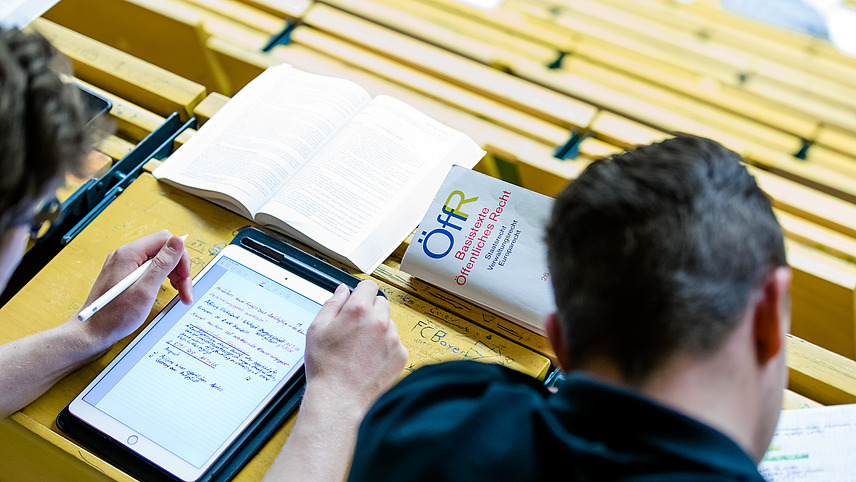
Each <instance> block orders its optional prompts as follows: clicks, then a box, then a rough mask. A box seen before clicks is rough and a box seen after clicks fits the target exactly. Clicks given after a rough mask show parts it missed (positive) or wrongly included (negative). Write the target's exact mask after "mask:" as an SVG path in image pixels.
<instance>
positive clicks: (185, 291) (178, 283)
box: [169, 238, 193, 305]
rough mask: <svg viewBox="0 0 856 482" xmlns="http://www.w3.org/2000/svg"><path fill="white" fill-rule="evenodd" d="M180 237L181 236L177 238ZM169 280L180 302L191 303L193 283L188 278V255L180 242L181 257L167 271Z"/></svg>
mask: <svg viewBox="0 0 856 482" xmlns="http://www.w3.org/2000/svg"><path fill="white" fill-rule="evenodd" d="M179 239H181V238H179ZM169 282H170V284H171V285H172V287H173V288H175V289H176V290H178V296H179V298H180V299H181V302H182V303H184V304H186V305H189V304H191V303H193V283H192V281H191V280H190V255H189V254H188V253H187V249H186V248H185V247H184V245H183V242H182V249H181V259H180V260H179V261H178V264H177V265H176V266H175V268H173V270H172V271H170V273H169Z"/></svg>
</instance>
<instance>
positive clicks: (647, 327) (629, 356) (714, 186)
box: [547, 136, 786, 383]
mask: <svg viewBox="0 0 856 482" xmlns="http://www.w3.org/2000/svg"><path fill="white" fill-rule="evenodd" d="M547 244H548V253H549V262H550V268H551V270H552V279H553V287H554V290H555V295H556V303H557V306H558V311H559V316H560V319H561V322H562V323H563V324H564V328H565V336H566V337H567V342H568V347H569V350H568V351H569V353H568V355H569V357H570V360H571V362H572V363H574V364H578V363H580V362H583V361H587V360H591V359H592V357H593V356H605V357H608V358H609V359H610V360H614V361H615V362H616V363H617V364H618V367H619V369H620V370H621V371H622V372H623V375H624V377H626V379H627V380H628V381H630V382H634V383H638V382H641V381H643V380H645V379H646V378H647V377H648V376H649V375H651V373H652V372H653V371H654V370H655V369H656V368H657V367H658V365H659V364H661V363H662V362H663V361H664V360H666V359H668V357H670V356H672V355H674V354H676V353H678V352H679V351H681V352H685V353H690V354H697V355H699V356H704V355H705V354H707V353H710V352H711V351H712V350H714V349H715V348H717V347H718V346H720V345H721V343H722V341H723V340H724V338H725V337H726V336H727V335H728V334H729V333H730V332H731V331H732V330H733V328H734V327H735V326H736V325H737V324H738V323H739V322H740V320H741V318H742V314H743V313H744V311H745V309H746V307H747V305H748V302H749V296H750V294H751V292H752V291H753V289H754V288H755V287H756V286H757V285H758V283H759V282H760V281H761V280H762V279H763V278H764V277H765V276H766V275H767V274H768V273H769V272H770V271H771V270H772V269H774V268H775V267H778V266H784V265H786V259H785V249H784V242H783V238H782V231H781V228H780V227H779V224H778V222H777V221H776V219H775V216H774V215H773V212H772V209H771V206H770V201H769V199H768V198H767V197H766V196H765V195H764V193H763V192H762V191H761V190H760V189H759V188H758V186H757V185H756V184H755V180H754V178H753V177H752V176H751V175H750V174H749V173H748V172H747V171H746V168H745V167H744V166H743V165H741V158H740V156H739V155H737V154H736V153H734V152H732V151H730V150H728V149H726V148H724V147H723V146H721V145H720V144H718V143H716V142H714V141H712V140H709V139H704V138H700V137H694V136H680V137H676V138H672V139H668V140H665V141H663V142H660V143H657V144H653V145H650V146H644V147H639V148H637V149H634V150H631V151H627V152H624V153H621V154H617V155H614V156H612V157H609V158H605V159H601V160H599V161H595V162H594V163H592V164H591V165H590V166H589V167H588V168H587V169H586V170H585V171H584V172H583V173H582V174H581V175H580V176H579V178H578V179H577V180H575V181H574V182H572V183H570V184H569V185H568V186H567V187H566V188H565V189H564V190H563V191H562V192H561V193H560V194H559V195H558V197H557V198H556V203H555V206H554V209H553V216H552V220H551V222H550V225H549V226H548V229H547Z"/></svg>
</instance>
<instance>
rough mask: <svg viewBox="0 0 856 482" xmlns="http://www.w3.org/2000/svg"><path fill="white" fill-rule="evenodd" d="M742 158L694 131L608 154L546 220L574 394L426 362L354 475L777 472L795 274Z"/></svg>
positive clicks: (710, 475)
mask: <svg viewBox="0 0 856 482" xmlns="http://www.w3.org/2000/svg"><path fill="white" fill-rule="evenodd" d="M740 161H741V159H740V157H739V156H738V155H737V154H735V153H733V152H731V151H729V150H727V149H725V148H724V147H722V146H720V145H719V144H717V143H716V142H714V141H711V140H707V139H702V138H698V137H691V136H681V137H677V138H673V139H669V140H666V141H663V142H661V143H657V144H653V145H650V146H645V147H640V148H637V149H635V150H632V151H628V152H625V153H622V154H618V155H615V156H612V157H610V158H607V159H602V160H599V161H596V162H594V163H592V164H591V165H590V166H589V167H588V168H587V169H586V170H585V171H584V172H583V173H582V174H581V175H580V177H579V178H578V179H577V180H575V181H573V182H572V183H570V184H569V185H568V186H567V187H566V188H565V189H564V190H563V191H562V192H561V193H560V194H559V196H558V197H557V199H556V203H555V207H554V210H553V216H552V220H551V222H550V224H549V226H548V229H547V246H548V253H549V265H550V269H551V274H552V276H551V278H552V280H553V286H554V291H555V296H556V305H557V307H558V313H556V314H554V315H552V316H551V317H550V318H549V319H548V321H547V324H546V330H547V336H548V339H549V340H550V342H551V345H552V347H553V349H554V351H555V353H556V357H557V359H558V361H559V364H560V365H561V367H562V369H563V370H564V372H565V374H566V377H565V379H564V381H562V382H561V383H559V385H558V390H557V392H556V393H555V394H554V393H551V392H550V391H549V390H548V389H547V388H545V387H544V386H543V384H542V383H541V382H539V381H538V380H535V379H533V378H531V377H528V376H525V375H523V374H520V373H517V372H515V371H513V370H510V369H507V368H504V367H500V366H495V365H487V364H481V363H476V362H451V363H444V364H439V365H433V366H429V367H424V368H421V369H419V370H417V371H416V372H415V373H413V374H411V375H409V376H408V377H407V378H405V379H404V380H402V381H401V382H400V383H399V384H398V385H397V386H395V387H394V388H392V389H391V390H390V391H389V392H388V393H387V394H386V395H384V396H383V397H381V399H380V400H379V401H378V403H377V404H376V405H375V406H374V407H373V408H372V410H371V411H370V412H369V414H368V415H367V416H366V419H365V420H364V422H363V424H362V426H361V429H360V434H359V437H358V441H357V450H356V453H355V457H354V462H353V466H352V470H351V475H350V480H354V481H361V480H372V481H378V480H426V481H428V480H430V481H434V480H514V481H524V480H542V479H547V478H548V477H550V478H552V477H555V476H556V475H557V474H560V475H561V476H562V477H563V478H565V479H567V480H597V481H614V480H623V481H631V480H632V481H654V480H656V481H663V480H674V481H678V480H680V481H687V480H709V481H713V480H747V481H749V480H751V481H758V482H762V481H763V478H762V477H761V476H760V474H759V473H758V471H757V469H756V464H757V463H758V462H759V461H760V459H761V458H762V457H763V454H764V453H765V451H766V449H767V445H768V444H769V442H770V439H771V437H772V434H773V431H774V429H775V425H776V421H777V419H778V414H779V411H780V409H781V404H782V396H783V389H784V387H785V382H786V375H787V371H786V366H785V341H786V340H785V337H786V333H787V331H788V329H789V326H790V314H789V297H788V290H789V285H790V280H791V273H790V270H789V268H788V267H787V264H786V260H785V251H784V243H783V238H782V232H781V229H780V228H779V225H778V223H777V222H776V219H775V217H774V215H773V213H772V210H771V206H770V202H769V200H768V199H767V197H766V196H765V195H764V193H763V192H761V190H760V189H759V188H758V187H757V185H756V184H755V181H754V179H753V178H752V176H750V175H749V173H748V172H747V171H746V169H745V168H744V167H743V166H742V165H741V164H740Z"/></svg>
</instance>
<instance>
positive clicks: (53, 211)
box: [7, 196, 62, 241]
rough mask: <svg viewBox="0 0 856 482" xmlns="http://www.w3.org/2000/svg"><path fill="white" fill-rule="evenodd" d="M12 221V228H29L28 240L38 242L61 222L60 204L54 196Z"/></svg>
mask: <svg viewBox="0 0 856 482" xmlns="http://www.w3.org/2000/svg"><path fill="white" fill-rule="evenodd" d="M13 219H14V221H12V223H11V225H12V226H29V234H30V239H32V240H33V241H39V240H41V239H44V238H46V237H47V236H48V235H50V234H51V232H53V230H54V228H55V227H56V226H57V225H59V223H60V221H61V220H62V203H60V202H59V199H57V198H56V196H54V197H52V198H49V199H46V200H44V201H42V202H41V203H39V204H37V205H36V206H35V208H33V209H32V210H27V211H26V213H22V214H19V215H18V216H17V217H16V218H13ZM7 226H8V225H7Z"/></svg>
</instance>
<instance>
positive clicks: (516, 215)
mask: <svg viewBox="0 0 856 482" xmlns="http://www.w3.org/2000/svg"><path fill="white" fill-rule="evenodd" d="M552 208H553V199H552V198H550V197H547V196H544V195H541V194H538V193H536V192H532V191H530V190H528V189H524V188H522V187H520V186H516V185H514V184H510V183H507V182H505V181H502V180H500V179H496V178H493V177H490V176H487V175H484V174H481V173H478V172H475V171H472V170H470V169H467V168H465V167H462V166H454V167H452V169H451V170H450V171H449V174H448V176H447V177H446V180H445V181H443V185H442V186H441V187H440V190H439V192H438V193H437V196H436V197H435V198H434V201H433V202H432V203H431V205H430V206H429V208H428V212H427V213H426V214H425V217H424V218H423V219H422V222H421V223H419V226H418V228H417V229H416V232H415V233H414V235H413V239H412V241H411V242H410V245H409V246H408V248H407V251H406V252H405V253H404V259H403V260H402V263H401V269H402V271H405V272H407V273H409V274H410V275H412V276H415V277H417V278H419V279H422V280H424V281H426V282H428V283H431V284H433V285H436V286H439V287H440V288H443V289H446V290H448V291H450V292H452V293H455V294H457V295H459V296H461V297H462V298H465V299H468V300H470V301H472V302H473V303H475V304H478V305H480V306H483V307H485V308H487V309H490V310H492V311H495V312H497V313H498V314H500V315H501V316H503V317H505V318H508V319H510V320H512V321H515V322H517V323H518V324H520V325H523V326H525V327H527V328H529V329H532V330H534V331H537V332H539V333H542V334H543V333H544V320H545V319H546V316H547V315H549V314H550V313H552V312H553V311H555V301H554V299H553V288H552V284H551V280H550V273H549V270H548V269H547V249H546V245H545V241H544V235H545V232H544V230H545V227H546V225H547V221H548V220H549V218H550V212H551V210H552Z"/></svg>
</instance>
